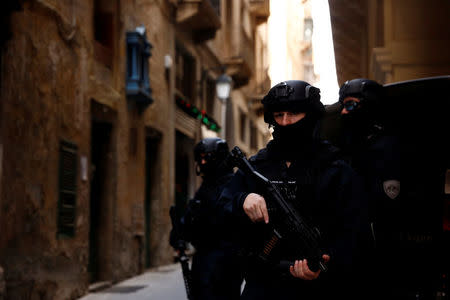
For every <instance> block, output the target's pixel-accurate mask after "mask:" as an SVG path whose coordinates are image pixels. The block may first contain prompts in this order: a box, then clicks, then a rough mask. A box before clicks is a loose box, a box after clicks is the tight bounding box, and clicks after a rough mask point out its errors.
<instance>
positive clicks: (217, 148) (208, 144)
mask: <svg viewBox="0 0 450 300" xmlns="http://www.w3.org/2000/svg"><path fill="white" fill-rule="evenodd" d="M228 152H229V150H228V144H227V142H225V141H224V140H222V139H220V138H205V139H203V140H201V141H200V142H198V144H197V145H196V146H195V147H194V158H195V161H197V162H200V161H201V159H202V157H201V156H200V154H201V153H205V154H206V160H207V161H216V160H217V161H220V160H222V159H225V157H226V156H227V155H228Z"/></svg>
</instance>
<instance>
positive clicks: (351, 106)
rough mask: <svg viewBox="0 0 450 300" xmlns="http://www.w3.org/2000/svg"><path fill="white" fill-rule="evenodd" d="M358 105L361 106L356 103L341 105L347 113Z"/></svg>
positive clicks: (349, 102)
mask: <svg viewBox="0 0 450 300" xmlns="http://www.w3.org/2000/svg"><path fill="white" fill-rule="evenodd" d="M360 105H361V103H359V102H357V101H347V102H344V103H343V104H342V106H343V107H344V108H345V109H346V110H347V111H349V112H350V111H354V110H355V109H357V108H358V106H360Z"/></svg>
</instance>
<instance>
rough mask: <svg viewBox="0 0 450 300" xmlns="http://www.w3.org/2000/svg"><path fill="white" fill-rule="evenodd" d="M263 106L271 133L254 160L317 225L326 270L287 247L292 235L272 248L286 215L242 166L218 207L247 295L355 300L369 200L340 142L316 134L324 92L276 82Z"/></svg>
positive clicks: (296, 82) (306, 85)
mask: <svg viewBox="0 0 450 300" xmlns="http://www.w3.org/2000/svg"><path fill="white" fill-rule="evenodd" d="M262 104H263V105H264V110H265V112H264V121H265V122H266V123H268V124H269V126H270V127H272V128H273V134H272V135H273V139H272V140H271V141H270V142H269V143H268V144H267V146H266V147H265V148H264V149H262V150H260V151H259V152H258V153H257V154H256V155H255V156H253V157H251V158H250V160H249V161H250V163H251V165H252V166H253V167H254V169H256V171H258V172H259V173H261V174H262V175H263V176H265V177H267V178H268V179H269V180H270V181H272V182H273V183H274V184H275V185H276V186H277V187H278V190H279V191H281V193H282V194H283V196H284V198H285V199H287V201H288V202H289V203H290V204H291V205H292V206H293V207H294V208H295V211H296V212H297V213H298V214H299V215H301V216H302V217H303V219H305V220H307V222H308V223H309V224H311V226H314V227H315V228H317V229H318V231H319V232H320V238H321V239H320V240H321V241H322V243H321V245H320V248H321V250H322V251H321V252H322V254H321V256H322V260H323V262H325V263H326V264H327V265H328V266H327V268H328V270H327V271H326V272H323V271H321V270H320V269H313V268H312V267H311V264H310V262H308V260H307V259H306V258H305V253H301V252H298V251H294V250H293V249H292V248H291V247H290V246H291V245H292V244H293V243H292V240H289V239H287V240H285V239H283V237H278V238H280V241H279V242H278V244H276V245H275V246H274V245H273V244H274V242H270V241H269V243H268V244H267V243H266V242H265V239H266V234H267V232H272V231H271V226H272V224H274V225H275V224H276V223H277V222H279V221H280V220H281V219H282V218H283V217H285V216H283V215H278V214H277V211H276V209H275V208H274V207H273V205H272V203H270V202H268V201H266V199H269V198H268V197H267V194H266V192H267V191H266V190H264V188H263V187H261V185H259V184H258V183H257V182H256V181H255V180H254V179H253V178H252V177H250V176H246V175H245V174H244V173H243V172H242V171H241V170H239V171H237V172H236V174H235V175H234V177H233V179H232V180H231V181H230V183H229V184H228V185H227V186H226V187H225V189H224V191H223V193H222V195H221V199H220V205H221V207H222V208H223V212H224V213H225V214H226V215H227V216H228V217H229V218H230V220H232V221H231V222H230V224H231V223H232V224H234V226H235V229H234V230H235V232H236V233H239V237H240V247H241V254H242V256H243V257H244V260H245V262H246V263H245V281H246V285H245V288H244V291H243V294H242V298H243V299H297V298H301V299H322V298H327V297H330V295H333V297H337V296H338V295H342V296H345V297H346V299H348V298H351V297H352V296H353V292H354V287H353V285H352V284H353V279H354V278H355V277H356V276H358V273H357V271H358V265H359V262H360V261H361V260H362V259H363V254H362V253H359V248H358V246H359V241H360V237H361V236H362V235H363V232H365V231H367V228H368V221H367V214H366V212H367V206H365V194H364V193H363V190H361V184H360V179H359V178H358V177H357V176H356V174H355V172H354V171H353V170H352V169H351V168H350V166H349V165H348V164H346V163H345V162H344V161H343V160H342V159H340V158H339V152H338V150H337V148H335V147H333V146H332V145H331V144H330V143H327V142H325V141H321V140H320V139H319V138H318V134H317V133H318V125H319V121H320V119H321V117H322V116H323V114H324V106H323V104H322V103H321V102H320V90H319V89H318V88H316V87H314V86H312V85H310V84H309V83H307V82H305V81H300V80H290V81H285V82H281V83H279V84H277V85H275V86H274V87H272V88H271V89H270V91H269V92H268V94H267V95H266V96H265V97H264V98H263V99H262ZM294 238H296V237H294ZM298 238H299V239H300V237H298ZM261 245H262V248H265V251H266V250H267V247H269V248H272V247H273V250H271V252H270V255H268V258H267V259H261V258H260V257H261V255H260V248H261ZM286 265H287V267H286ZM327 293H328V296H327Z"/></svg>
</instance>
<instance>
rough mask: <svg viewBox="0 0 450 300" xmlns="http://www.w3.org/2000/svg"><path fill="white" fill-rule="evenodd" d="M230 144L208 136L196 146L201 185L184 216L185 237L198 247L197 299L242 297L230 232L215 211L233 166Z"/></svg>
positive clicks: (194, 279)
mask: <svg viewBox="0 0 450 300" xmlns="http://www.w3.org/2000/svg"><path fill="white" fill-rule="evenodd" d="M228 155H229V149H228V145H227V143H226V142H225V141H224V140H223V139H220V138H205V139H203V140H201V141H200V142H199V143H198V144H197V145H196V146H195V148H194V156H195V161H196V163H197V165H196V171H197V175H199V176H201V177H202V179H203V180H202V184H201V186H200V188H199V189H198V190H197V192H196V193H195V196H194V198H193V199H192V200H190V201H189V203H188V207H187V210H186V213H185V215H184V218H183V222H182V223H183V225H184V226H183V227H184V238H185V239H186V240H187V241H189V242H191V244H192V245H193V246H194V247H195V254H194V256H193V260H192V285H193V286H192V293H193V298H194V299H196V300H201V299H205V300H215V299H224V300H225V299H226V300H232V299H239V296H240V288H241V283H242V275H241V272H240V268H239V265H238V263H237V260H236V256H235V255H234V248H233V244H232V242H231V237H230V232H229V231H228V230H227V228H226V227H225V226H224V224H223V222H222V220H221V219H220V218H219V214H217V213H216V207H217V205H216V202H217V200H218V196H219V195H220V192H221V191H222V189H223V186H224V185H225V184H226V183H227V182H228V181H229V180H230V179H231V177H232V175H233V169H232V167H231V166H229V165H228V164H227V163H226V158H227V156H228Z"/></svg>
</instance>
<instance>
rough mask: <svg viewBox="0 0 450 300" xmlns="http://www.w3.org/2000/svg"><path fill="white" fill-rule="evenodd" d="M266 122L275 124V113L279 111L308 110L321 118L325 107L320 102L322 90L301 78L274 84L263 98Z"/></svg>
mask: <svg viewBox="0 0 450 300" xmlns="http://www.w3.org/2000/svg"><path fill="white" fill-rule="evenodd" d="M261 103H262V104H263V105H264V122H266V123H268V124H270V125H275V120H274V119H273V113H274V112H277V111H291V112H306V113H310V114H311V116H312V117H313V118H315V119H320V118H321V117H322V116H323V114H324V112H325V107H324V106H323V104H322V102H320V90H319V89H318V88H316V87H314V86H312V85H310V84H309V83H307V82H305V81H301V80H288V81H283V82H280V83H278V84H277V85H275V86H273V87H272V88H271V89H270V90H269V92H268V93H267V95H266V96H265V97H264V98H263V99H262V101H261Z"/></svg>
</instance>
